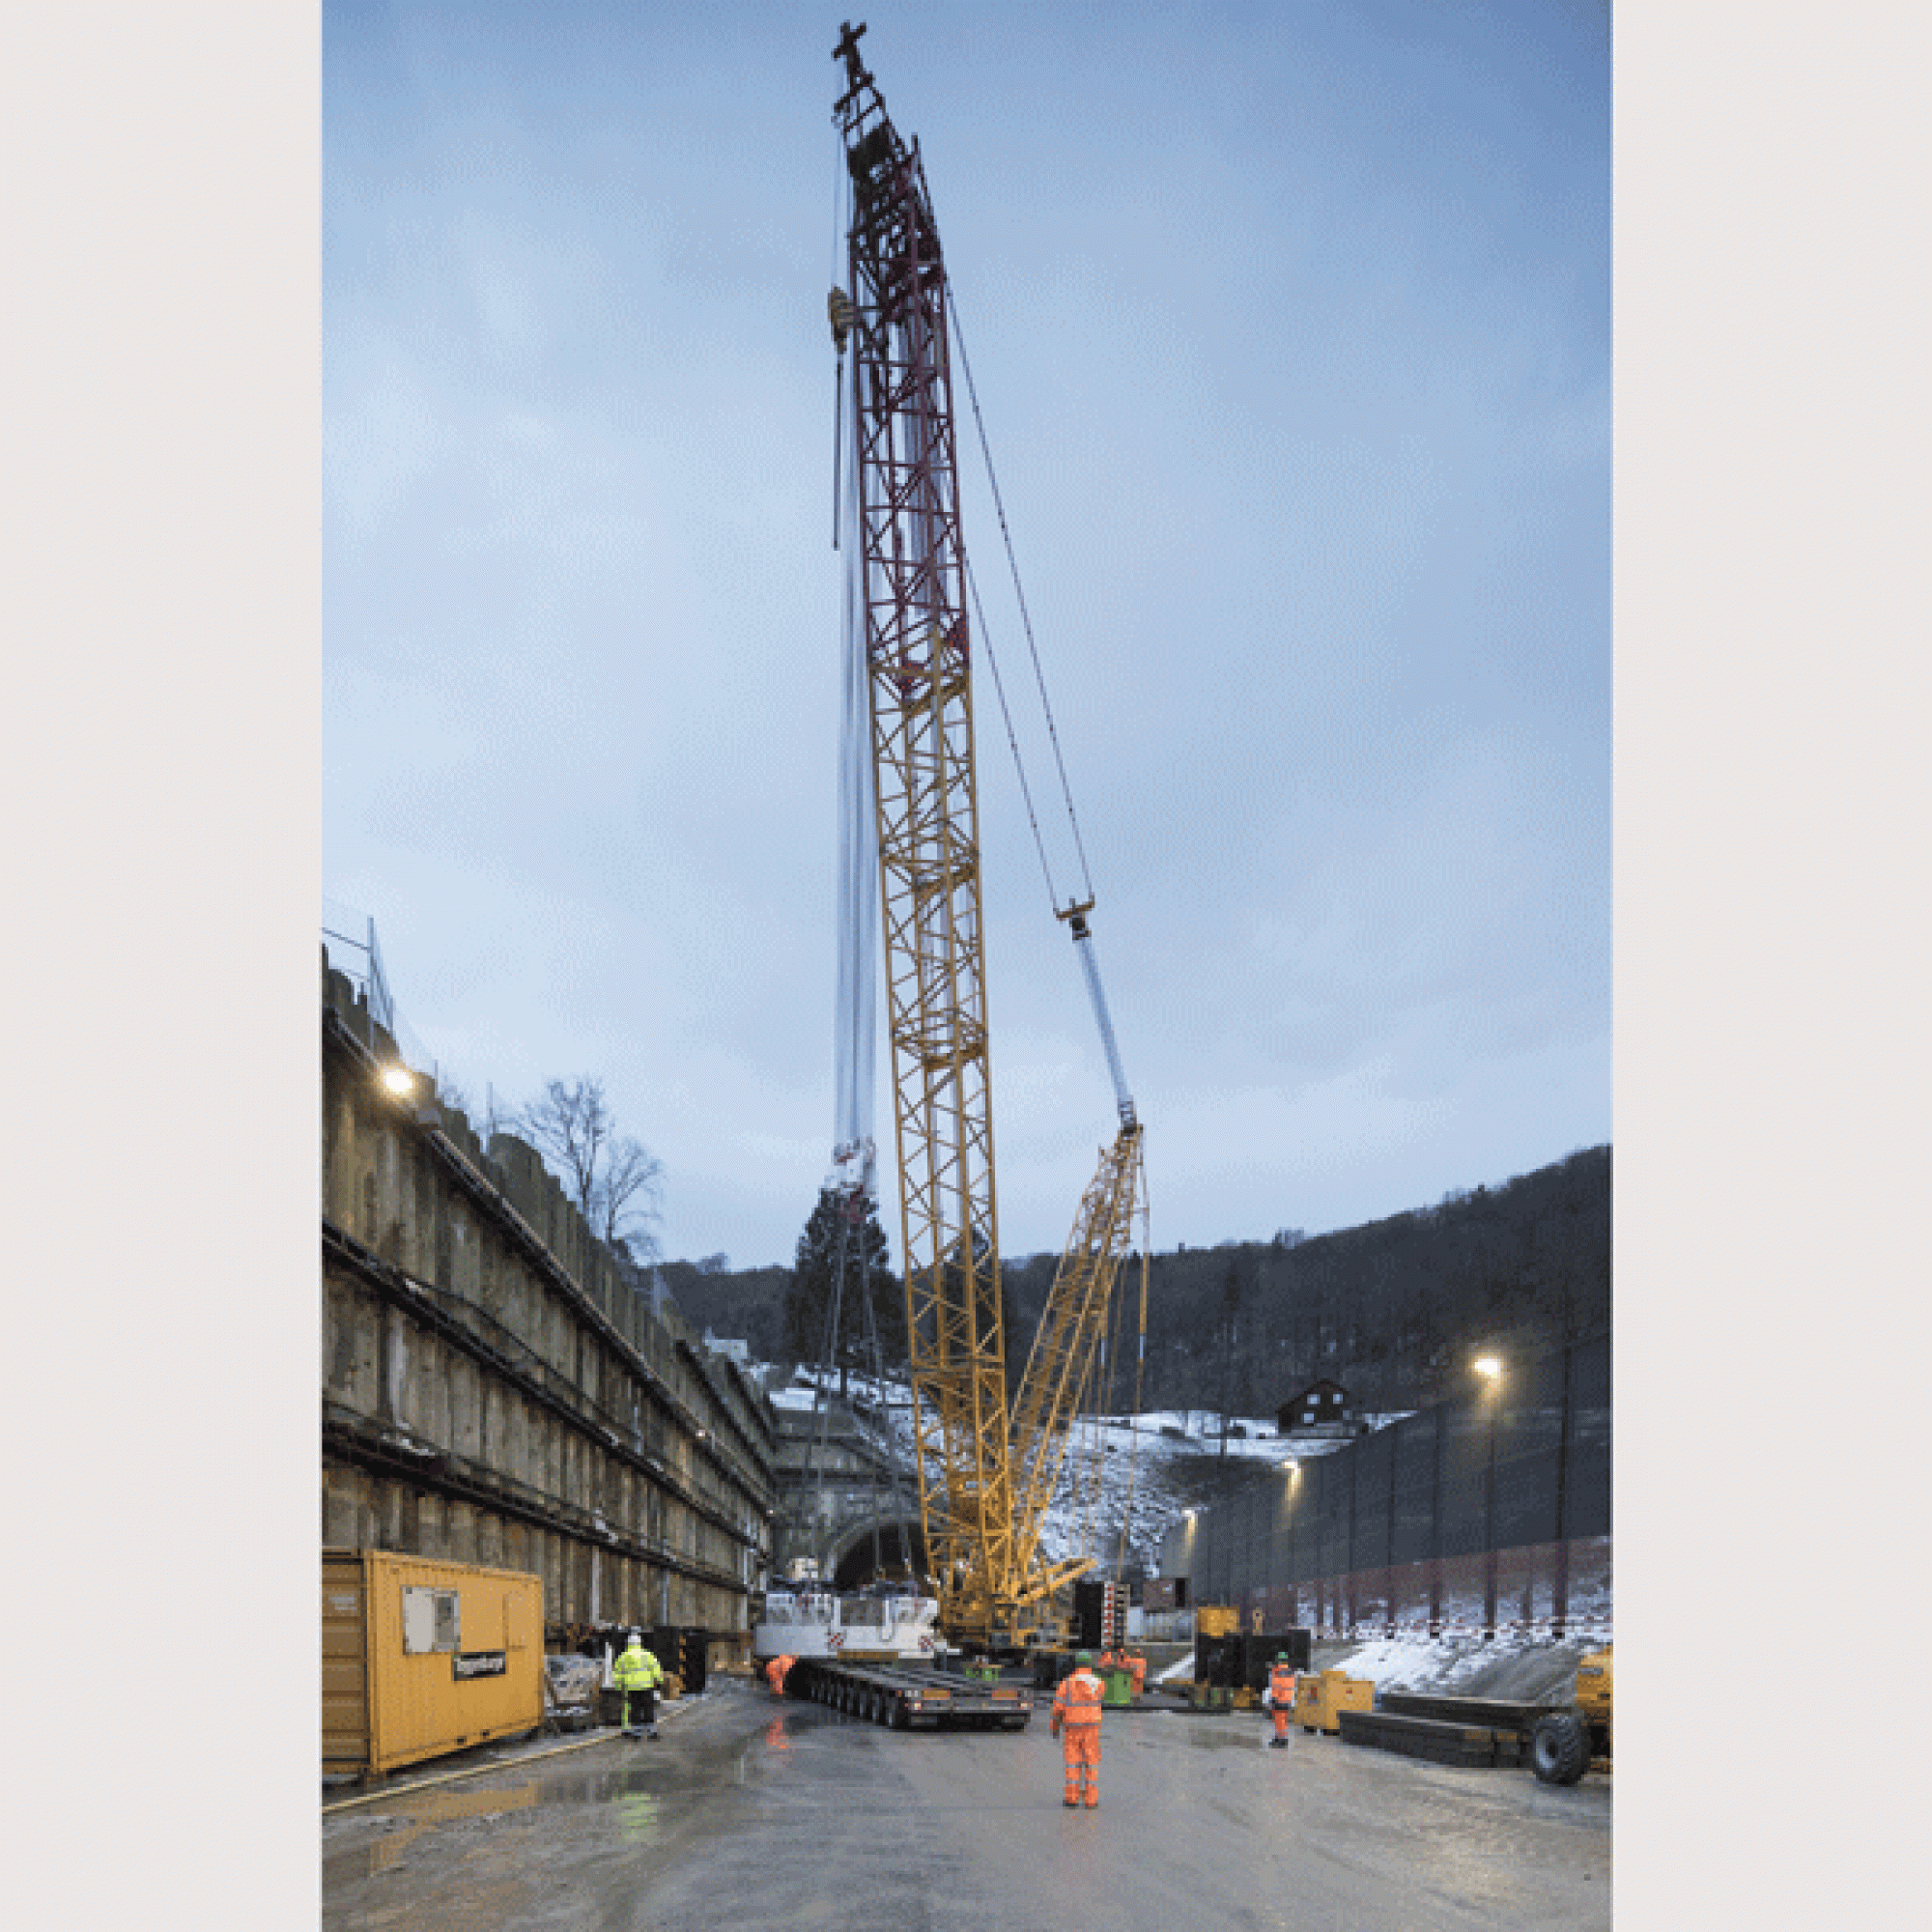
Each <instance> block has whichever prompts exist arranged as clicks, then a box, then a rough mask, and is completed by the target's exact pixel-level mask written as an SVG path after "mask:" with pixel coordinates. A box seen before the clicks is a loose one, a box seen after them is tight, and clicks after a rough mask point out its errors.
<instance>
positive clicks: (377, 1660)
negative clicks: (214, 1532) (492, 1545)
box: [322, 1549, 544, 1777]
mask: <svg viewBox="0 0 1932 1932" xmlns="http://www.w3.org/2000/svg"><path fill="white" fill-rule="evenodd" d="M543 1673H544V1655H543V1579H542V1578H541V1577H530V1576H526V1575H525V1574H524V1573H523V1572H521V1571H516V1570H485V1569H479V1568H477V1567H476V1566H475V1565H473V1564H468V1563H441V1562H437V1561H435V1560H434V1559H432V1558H429V1557H422V1556H408V1555H403V1554H401V1553H399V1552H397V1551H394V1550H384V1549H325V1550H324V1551H323V1554H322V1768H323V1771H324V1773H325V1775H330V1774H334V1775H340V1774H345V1773H348V1774H359V1775H361V1776H372V1777H380V1776H383V1775H384V1773H386V1772H390V1771H393V1770H395V1769H396V1768H397V1767H398V1766H399V1765H406V1764H415V1763H418V1762H420V1761H421V1760H422V1759H424V1758H430V1757H440V1756H442V1755H443V1754H444V1753H446V1752H449V1751H455V1750H464V1749H467V1748H469V1747H470V1746H472V1745H480V1744H486V1743H488V1742H489V1741H490V1740H492V1739H494V1738H503V1737H511V1736H515V1735H517V1734H518V1733H521V1732H524V1731H531V1730H534V1729H536V1727H537V1726H538V1725H539V1724H541V1723H542V1722H543Z"/></svg>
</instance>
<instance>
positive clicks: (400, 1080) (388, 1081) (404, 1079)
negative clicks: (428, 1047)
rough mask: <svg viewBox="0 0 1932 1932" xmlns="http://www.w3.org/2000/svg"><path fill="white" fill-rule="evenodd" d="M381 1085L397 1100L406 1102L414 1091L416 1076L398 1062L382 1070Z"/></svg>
mask: <svg viewBox="0 0 1932 1932" xmlns="http://www.w3.org/2000/svg"><path fill="white" fill-rule="evenodd" d="M383 1085H384V1087H386V1088H387V1089H388V1090H389V1092H390V1093H391V1094H395V1096H396V1097H397V1098H398V1099H399V1100H407V1099H408V1098H409V1096H410V1095H411V1094H413V1093H414V1092H415V1091H416V1076H415V1075H414V1074H413V1073H412V1072H411V1071H410V1069H409V1068H408V1067H407V1066H405V1065H403V1064H402V1063H401V1061H398V1062H397V1063H396V1064H395V1065H393V1066H385V1067H384V1069H383Z"/></svg>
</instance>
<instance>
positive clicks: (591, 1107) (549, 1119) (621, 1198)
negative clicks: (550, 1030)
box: [517, 1074, 664, 1263]
mask: <svg viewBox="0 0 1932 1932" xmlns="http://www.w3.org/2000/svg"><path fill="white" fill-rule="evenodd" d="M517 1125H518V1126H519V1127H520V1128H521V1129H522V1130H523V1132H524V1133H525V1134H526V1136H527V1137H528V1139H529V1141H530V1143H531V1145H532V1146H534V1147H536V1148H537V1149H538V1150H539V1151H542V1152H543V1153H544V1154H545V1155H546V1156H547V1157H548V1158H549V1159H550V1161H551V1162H552V1163H553V1165H554V1166H555V1168H556V1169H557V1171H558V1175H559V1178H560V1179H562V1181H563V1184H564V1185H565V1187H567V1188H568V1189H569V1190H570V1192H571V1194H572V1195H573V1196H574V1197H575V1199H576V1202H577V1206H578V1208H579V1211H580V1212H582V1216H583V1218H584V1219H585V1220H586V1221H587V1222H589V1224H590V1227H591V1230H592V1232H593V1233H594V1234H595V1235H596V1236H597V1237H598V1238H599V1239H600V1240H602V1241H603V1242H604V1243H605V1245H606V1246H608V1247H610V1248H612V1249H617V1248H618V1247H619V1246H620V1245H621V1246H622V1248H623V1249H624V1250H625V1251H626V1253H627V1254H628V1256H629V1257H630V1258H631V1259H633V1260H635V1261H638V1262H640V1263H648V1262H652V1261H655V1260H656V1259H657V1258H658V1242H657V1236H656V1235H655V1234H654V1233H653V1232H652V1228H651V1223H652V1222H654V1221H655V1220H656V1219H657V1200H658V1190H659V1183H660V1181H661V1180H662V1179H663V1176H664V1162H663V1161H661V1160H659V1159H658V1157H657V1156H656V1155H655V1154H654V1153H652V1152H651V1151H650V1150H649V1149H648V1148H646V1147H645V1146H644V1145H643V1143H642V1142H641V1141H639V1140H636V1139H634V1138H633V1137H632V1136H631V1135H629V1134H625V1133H620V1132H619V1131H618V1129H617V1119H616V1116H615V1115H614V1114H613V1113H612V1112H611V1104H610V1102H609V1101H608V1100H607V1099H606V1098H605V1097H604V1083H603V1081H601V1080H594V1079H592V1078H591V1077H590V1076H589V1075H588V1074H583V1075H580V1076H579V1078H577V1079H576V1080H573V1081H568V1082H566V1081H562V1080H548V1081H546V1082H545V1083H544V1091H543V1094H542V1095H541V1097H540V1098H538V1099H535V1100H532V1101H531V1102H530V1103H529V1105H528V1106H526V1107H525V1108H524V1109H523V1110H522V1111H521V1112H520V1113H519V1114H518V1116H517Z"/></svg>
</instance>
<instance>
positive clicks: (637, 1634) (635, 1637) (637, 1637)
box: [631, 1631, 644, 1643]
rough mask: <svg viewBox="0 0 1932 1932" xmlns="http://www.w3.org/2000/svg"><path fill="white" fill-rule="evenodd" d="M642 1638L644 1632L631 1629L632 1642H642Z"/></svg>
mask: <svg viewBox="0 0 1932 1932" xmlns="http://www.w3.org/2000/svg"><path fill="white" fill-rule="evenodd" d="M643 1640H644V1634H643V1632H642V1631H633V1632H632V1633H631V1641H632V1642H633V1643H642V1642H643Z"/></svg>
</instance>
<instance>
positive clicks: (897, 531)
mask: <svg viewBox="0 0 1932 1932" xmlns="http://www.w3.org/2000/svg"><path fill="white" fill-rule="evenodd" d="M865 31H866V29H865V27H864V25H863V24H861V25H860V26H859V27H857V28H854V27H853V26H852V25H851V24H850V23H849V22H848V23H847V24H846V25H845V28H844V31H843V33H842V35H841V37H840V39H839V42H838V47H837V48H836V49H835V52H834V56H833V57H834V59H835V60H838V61H842V63H843V64H844V76H843V77H844V80H845V83H846V85H845V91H844V93H843V95H842V96H841V98H840V99H839V100H838V104H837V106H836V108H835V110H834V119H835V121H836V122H837V124H838V128H839V129H840V132H841V135H842V139H843V144H844V156H845V165H846V170H847V173H848V175H849V177H850V194H851V219H850V224H849V227H848V230H847V237H846V246H847V270H848V275H849V288H848V289H846V290H838V289H835V291H834V292H833V295H832V298H831V304H830V307H831V317H832V327H833V335H834V341H835V344H836V346H837V348H838V353H839V365H840V367H839V381H840V412H841V419H842V420H843V421H847V422H849V425H850V440H849V443H847V442H845V441H844V440H841V442H840V444H839V448H840V453H841V457H842V456H843V455H844V454H845V453H846V451H847V450H848V449H849V455H850V460H851V463H852V472H851V488H852V495H853V498H854V501H855V508H856V527H855V528H853V529H852V530H851V532H850V534H849V536H848V539H847V547H848V552H849V556H848V564H849V568H850V569H851V571H852V573H853V575H852V579H851V594H850V601H849V605H848V630H849V636H848V640H847V648H848V650H851V651H853V652H855V653H859V654H862V660H863V665H864V670H865V677H866V681H867V716H868V720H869V737H870V749H871V768H870V779H871V789H872V799H873V810H874V817H875V823H876V836H877V861H878V874H879V901H880V906H881V909H882V915H883V931H884V941H885V944H884V960H885V978H886V987H887V999H888V1034H889V1037H890V1041H891V1056H892V1088H893V1101H894V1119H895V1133H896V1146H897V1154H898V1177H899V1208H900V1228H901V1250H900V1252H901V1255H902V1257H903V1261H904V1269H905V1291H906V1304H907V1327H908V1351H909V1358H910V1369H911V1381H912V1408H913V1433H914V1441H915V1447H916V1452H917V1454H916V1460H917V1464H918V1477H919V1496H920V1513H921V1522H922V1527H923V1532H924V1539H925V1549H926V1558H927V1563H928V1566H929V1568H930V1570H931V1572H932V1574H933V1576H934V1577H936V1578H937V1580H938V1583H939V1592H940V1605H941V1611H940V1621H941V1625H942V1628H943V1629H944V1630H945V1631H946V1633H947V1634H948V1635H949V1636H950V1637H952V1639H953V1640H954V1641H956V1642H960V1643H964V1644H968V1645H972V1646H976V1647H982V1648H989V1649H994V1648H1008V1647H1010V1646H1013V1645H1015V1644H1017V1643H1020V1642H1023V1641H1024V1640H1025V1639H1026V1637H1027V1635H1028V1634H1029V1633H1030V1632H1031V1631H1033V1630H1035V1629H1037V1627H1038V1626H1039V1625H1040V1624H1041V1622H1042V1621H1043V1620H1044V1619H1045V1618H1046V1616H1047V1615H1048V1607H1047V1606H1048V1601H1049V1599H1050V1598H1051V1596H1052V1595H1053V1593H1054V1592H1055V1590H1057V1589H1058V1588H1060V1587H1061V1586H1062V1585H1064V1584H1065V1583H1067V1582H1069V1581H1070V1580H1071V1579H1072V1578H1073V1577H1075V1576H1077V1575H1079V1574H1080V1573H1081V1572H1082V1571H1084V1570H1086V1569H1088V1568H1089V1567H1091V1565H1090V1564H1089V1562H1088V1561H1086V1560H1084V1559H1073V1560H1068V1561H1063V1562H1061V1563H1058V1564H1054V1565H1048V1564H1047V1563H1045V1562H1044V1560H1043V1558H1042V1555H1041V1551H1040V1527H1041V1518H1042V1515H1043V1513H1044V1511H1045V1509H1046V1506H1047V1503H1048V1501H1049V1499H1050V1498H1051V1496H1052V1493H1053V1490H1054V1485H1055V1482H1056V1480H1057V1478H1058V1477H1059V1475H1060V1472H1061V1468H1062V1464H1063V1461H1064V1458H1065V1448H1066V1439H1067V1434H1068V1426H1069V1422H1070V1420H1071V1418H1072V1416H1073V1415H1074V1414H1075V1413H1076V1412H1078V1410H1079V1408H1080V1407H1081V1406H1082V1403H1083V1398H1086V1397H1089V1396H1091V1395H1092V1394H1094V1392H1095V1382H1094V1375H1095V1364H1096V1362H1097V1360H1098V1358H1099V1356H1100V1354H1101V1351H1102V1349H1103V1347H1104V1343H1105V1337H1106V1335H1107V1331H1108V1327H1109V1321H1110V1312H1111V1308H1112V1301H1113V1292H1114V1287H1115V1282H1116V1278H1117V1276H1118V1273H1119V1269H1120V1264H1121V1262H1122V1259H1123V1257H1124V1256H1125V1254H1126V1251H1127V1248H1128V1246H1129V1244H1130V1237H1131V1231H1132V1227H1133V1222H1134V1213H1135V1207H1136V1202H1137V1201H1139V1200H1143V1199H1144V1188H1143V1185H1142V1169H1141V1127H1140V1123H1139V1122H1138V1121H1137V1120H1136V1118H1135V1115H1134V1109H1133V1103H1132V1101H1131V1099H1130V1098H1129V1097H1128V1094H1127V1090H1126V1085H1125V1082H1124V1079H1123V1078H1122V1072H1121V1064H1120V1056H1119V1053H1118V1051H1117V1049H1116V1046H1115V1041H1114V1036H1113V1029H1112V1026H1111V1023H1110V1021H1109V1019H1108V1016H1107V1009H1106V1005H1105V1001H1104V999H1103V998H1102V996H1101V992H1100V981H1099V975H1098V971H1097V968H1096V966H1095V964H1094V952H1093V937H1092V932H1091V929H1090V928H1089V925H1088V923H1087V916H1088V915H1089V914H1090V913H1091V912H1092V910H1093V899H1092V896H1091V895H1090V896H1089V897H1088V898H1086V899H1085V900H1082V901H1079V902H1077V903H1069V904H1068V905H1066V906H1065V907H1060V906H1059V905H1057V904H1056V907H1055V910H1056V914H1057V916H1058V917H1059V918H1060V919H1061V920H1062V921H1063V922H1065V923H1066V925H1067V926H1068V928H1069V930H1070V932H1071V935H1072V938H1073V942H1074V946H1075V949H1076V952H1077V953H1078V955H1079V957H1080V960H1081V964H1082V968H1083V971H1084V973H1085V976H1086V980H1087V985H1088V989H1089V993H1090V996H1091V998H1092V1000H1093V1003H1094V1011H1095V1015H1096V1017H1097V1019H1098V1021H1099V1026H1100V1033H1101V1038H1102V1042H1103V1044H1104V1046H1105V1049H1106V1053H1107V1060H1108V1065H1109V1069H1110V1071H1111V1073H1112V1076H1113V1080H1114V1088H1115V1094H1116V1100H1117V1103H1118V1107H1119V1112H1120V1127H1119V1131H1118V1134H1117V1136H1116V1138H1115V1140H1114V1142H1113V1145H1112V1146H1111V1148H1109V1149H1107V1150H1105V1151H1103V1154H1102V1157H1101V1162H1100V1168H1099V1171H1098V1173H1097V1174H1096V1176H1095V1178H1094V1181H1093V1183H1092V1184H1091V1185H1090V1186H1089V1188H1088V1190H1087V1193H1086V1195H1085V1197H1084V1198H1083V1200H1082V1202H1081V1204H1080V1208H1079V1211H1078V1213H1077V1215H1076V1217H1075V1221H1074V1226H1073V1232H1072V1236H1071V1238H1070V1240H1069V1243H1068V1246H1067V1250H1066V1253H1065V1257H1064V1258H1063V1260H1062V1262H1061V1264H1060V1267H1059V1270H1058V1272H1057V1274H1056V1276H1055V1280H1054V1284H1053V1288H1052V1290H1051V1292H1050V1294H1049V1297H1048V1301H1047V1306H1046V1309H1045V1311H1044V1314H1043V1315H1042V1317H1041V1321H1040V1325H1039V1330H1038V1333H1037V1336H1036V1338H1035V1341H1034V1345H1033V1348H1032V1351H1031V1353H1030V1355H1029V1358H1028V1361H1027V1366H1026V1370H1025V1373H1024V1375H1023V1377H1022V1378H1021V1380H1020V1384H1019V1387H1018V1390H1017V1393H1016V1395H1015V1397H1014V1399H1013V1400H1012V1402H1011V1403H1010V1405H1009V1399H1008V1385H1007V1347H1008V1342H1009V1338H1008V1337H1007V1336H1006V1335H1005V1334H1004V1333H1003V1326H1002V1312H1001V1293H1000V1235H999V1216H998V1212H997V1208H996V1203H995V1193H994V1159H993V1122H992V1102H991V1068H990V1061H989V1054H988V1024H987V1017H986V993H985V960H984V953H983V935H982V930H981V921H980V834H979V798H978V784H977V777H976V768H975V760H974V741H973V659H974V654H975V639H974V634H973V630H972V628H971V626H970V625H969V623H968V619H967V596H968V591H969V588H970V583H971V580H970V578H969V576H968V573H967V567H966V553H965V546H964V539H963V536H962V533H961V528H960V507H959V496H958V489H957V482H958V463H957V450H956V446H955V440H954V433H953V413H952V353H951V332H950V327H949V325H950V322H951V320H952V315H951V304H950V302H949V298H948V289H947V278H946V266H945V259H944V256H943V254H942V252H941V249H940V242H939V232H938V229H937V226H936V225H935V223H934V220H933V214H932V207H931V201H930V197H929V195H928V192H927V189H926V183H925V174H924V169H923V165H922V163H921V160H920V155H919V148H918V144H917V142H914V143H912V144H911V145H910V146H909V145H908V144H907V143H906V142H904V141H903V140H902V139H901V138H900V136H899V134H898V131H897V129H896V128H895V127H894V126H893V123H892V121H891V119H890V117H889V116H888V115H887V113H886V109H885V105H884V102H883V100H882V99H881V98H880V95H879V91H878V88H877V86H876V84H875V83H874V81H873V78H872V76H871V74H869V73H868V72H867V71H866V68H865V66H864V64H863V62H862V61H861V59H860V55H859V39H860V36H861V35H863V34H864V33H865ZM848 340H849V343H850V356H851V373H850V387H849V392H848V391H847V390H846V389H845V386H844V384H845V355H846V350H847V343H848ZM968 373H969V381H970V371H969V372H968ZM1003 521H1004V519H1003ZM835 528H836V525H835ZM1036 831H1037V828H1036ZM1043 858H1044V854H1043V852H1042V859H1043ZM1050 888H1051V879H1050V877H1049V889H1050ZM1143 1256H1145V1243H1143ZM1144 1320H1145V1285H1143V1321H1144Z"/></svg>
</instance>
